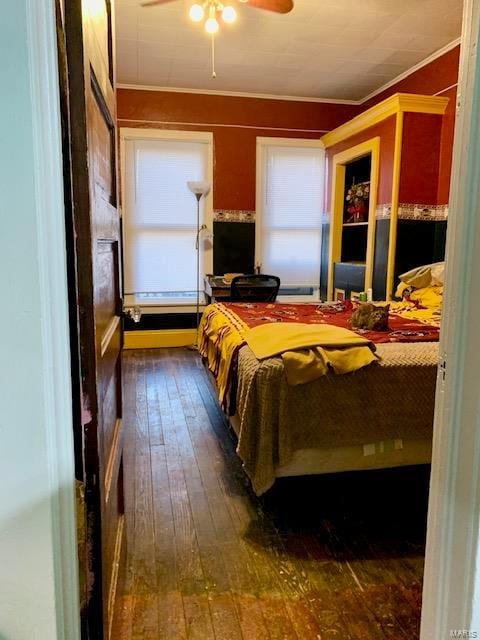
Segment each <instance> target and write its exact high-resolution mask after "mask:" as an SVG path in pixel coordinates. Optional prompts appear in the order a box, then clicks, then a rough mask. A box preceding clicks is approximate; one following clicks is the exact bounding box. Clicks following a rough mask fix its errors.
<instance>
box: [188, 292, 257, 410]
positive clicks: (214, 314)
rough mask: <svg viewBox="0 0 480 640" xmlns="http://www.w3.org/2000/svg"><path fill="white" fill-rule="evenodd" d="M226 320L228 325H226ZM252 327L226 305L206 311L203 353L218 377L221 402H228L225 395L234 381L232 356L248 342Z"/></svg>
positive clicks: (201, 349)
mask: <svg viewBox="0 0 480 640" xmlns="http://www.w3.org/2000/svg"><path fill="white" fill-rule="evenodd" d="M225 319H227V320H228V324H225ZM247 331H248V326H247V325H246V324H245V323H244V322H243V321H242V320H241V319H240V318H239V317H238V316H237V314H236V313H233V312H232V311H230V310H229V309H227V308H226V307H224V306H222V308H221V310H220V308H219V306H218V305H214V304H210V305H208V307H206V308H205V311H204V312H203V316H202V321H201V323H200V336H201V342H200V346H199V351H200V355H201V356H202V357H204V358H206V360H207V363H208V368H209V370H210V371H211V372H212V373H213V375H214V376H215V379H216V382H217V387H218V396H219V400H220V404H221V405H222V406H223V405H224V404H225V396H226V393H227V390H228V386H229V383H230V380H229V375H230V371H231V366H230V365H231V363H232V358H233V357H234V355H235V354H236V353H237V351H238V349H239V348H240V347H241V346H242V345H243V344H245V334H246V333H247Z"/></svg>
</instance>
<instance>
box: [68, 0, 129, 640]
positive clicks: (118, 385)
mask: <svg viewBox="0 0 480 640" xmlns="http://www.w3.org/2000/svg"><path fill="white" fill-rule="evenodd" d="M65 31H66V42H67V65H68V72H69V84H70V87H69V96H70V101H69V107H70V135H71V149H72V153H71V174H72V200H73V211H74V225H75V233H76V241H75V260H76V265H77V273H76V277H77V300H78V311H79V313H78V316H79V321H78V342H79V348H80V372H81V397H82V402H83V407H82V408H83V411H82V425H81V429H82V432H83V442H84V450H83V460H84V482H85V488H86V502H87V515H88V524H89V536H90V540H89V542H90V547H91V550H92V553H91V557H90V561H89V573H90V599H89V604H88V613H87V617H88V624H87V627H88V637H89V638H108V637H109V634H110V625H111V619H112V616H113V605H114V601H115V589H116V583H117V577H118V568H119V566H120V564H121V561H122V554H123V549H124V541H123V464H122V454H123V427H122V392H121V390H122V367H121V349H122V343H123V333H122V322H121V310H122V300H121V295H122V292H121V284H120V282H121V281H120V262H119V260H120V258H119V256H120V219H119V213H118V210H117V166H116V157H117V156H116V131H115V93H114V88H113V82H112V79H113V68H114V64H113V57H112V51H113V45H112V12H111V6H110V2H108V1H107V0H95V1H94V2H92V0H84V1H83V2H82V0H69V2H68V3H66V6H65Z"/></svg>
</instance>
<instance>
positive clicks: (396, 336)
mask: <svg viewBox="0 0 480 640" xmlns="http://www.w3.org/2000/svg"><path fill="white" fill-rule="evenodd" d="M223 305H224V306H225V307H226V308H227V309H230V310H231V311H233V312H234V313H235V314H236V315H237V316H238V317H239V318H240V319H241V320H242V321H243V322H244V323H245V324H246V325H247V326H248V327H249V328H250V329H251V328H253V327H257V326H258V325H261V324H266V323H268V322H303V323H305V324H333V325H335V326H338V327H343V328H345V329H350V330H352V331H355V332H356V333H359V334H360V335H362V336H363V337H365V338H367V339H369V340H371V341H372V342H376V343H377V344H380V343H386V342H437V341H438V338H439V332H440V329H439V328H438V327H436V326H433V325H429V324H424V323H422V322H420V321H418V320H412V319H407V318H402V317H401V316H399V315H395V314H393V313H390V315H389V327H390V331H363V330H359V329H352V327H351V325H350V318H351V317H352V313H353V310H354V307H353V304H352V302H350V301H347V302H335V303H331V302H330V303H319V304H318V305H316V304H291V303H288V304H282V303H267V302H226V303H223Z"/></svg>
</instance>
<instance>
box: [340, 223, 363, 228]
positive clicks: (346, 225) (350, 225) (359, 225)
mask: <svg viewBox="0 0 480 640" xmlns="http://www.w3.org/2000/svg"><path fill="white" fill-rule="evenodd" d="M367 225H368V222H344V223H343V226H344V227H366V226H367Z"/></svg>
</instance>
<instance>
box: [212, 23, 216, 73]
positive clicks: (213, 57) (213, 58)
mask: <svg viewBox="0 0 480 640" xmlns="http://www.w3.org/2000/svg"><path fill="white" fill-rule="evenodd" d="M216 77H217V73H216V71H215V34H213V33H212V78H216Z"/></svg>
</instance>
